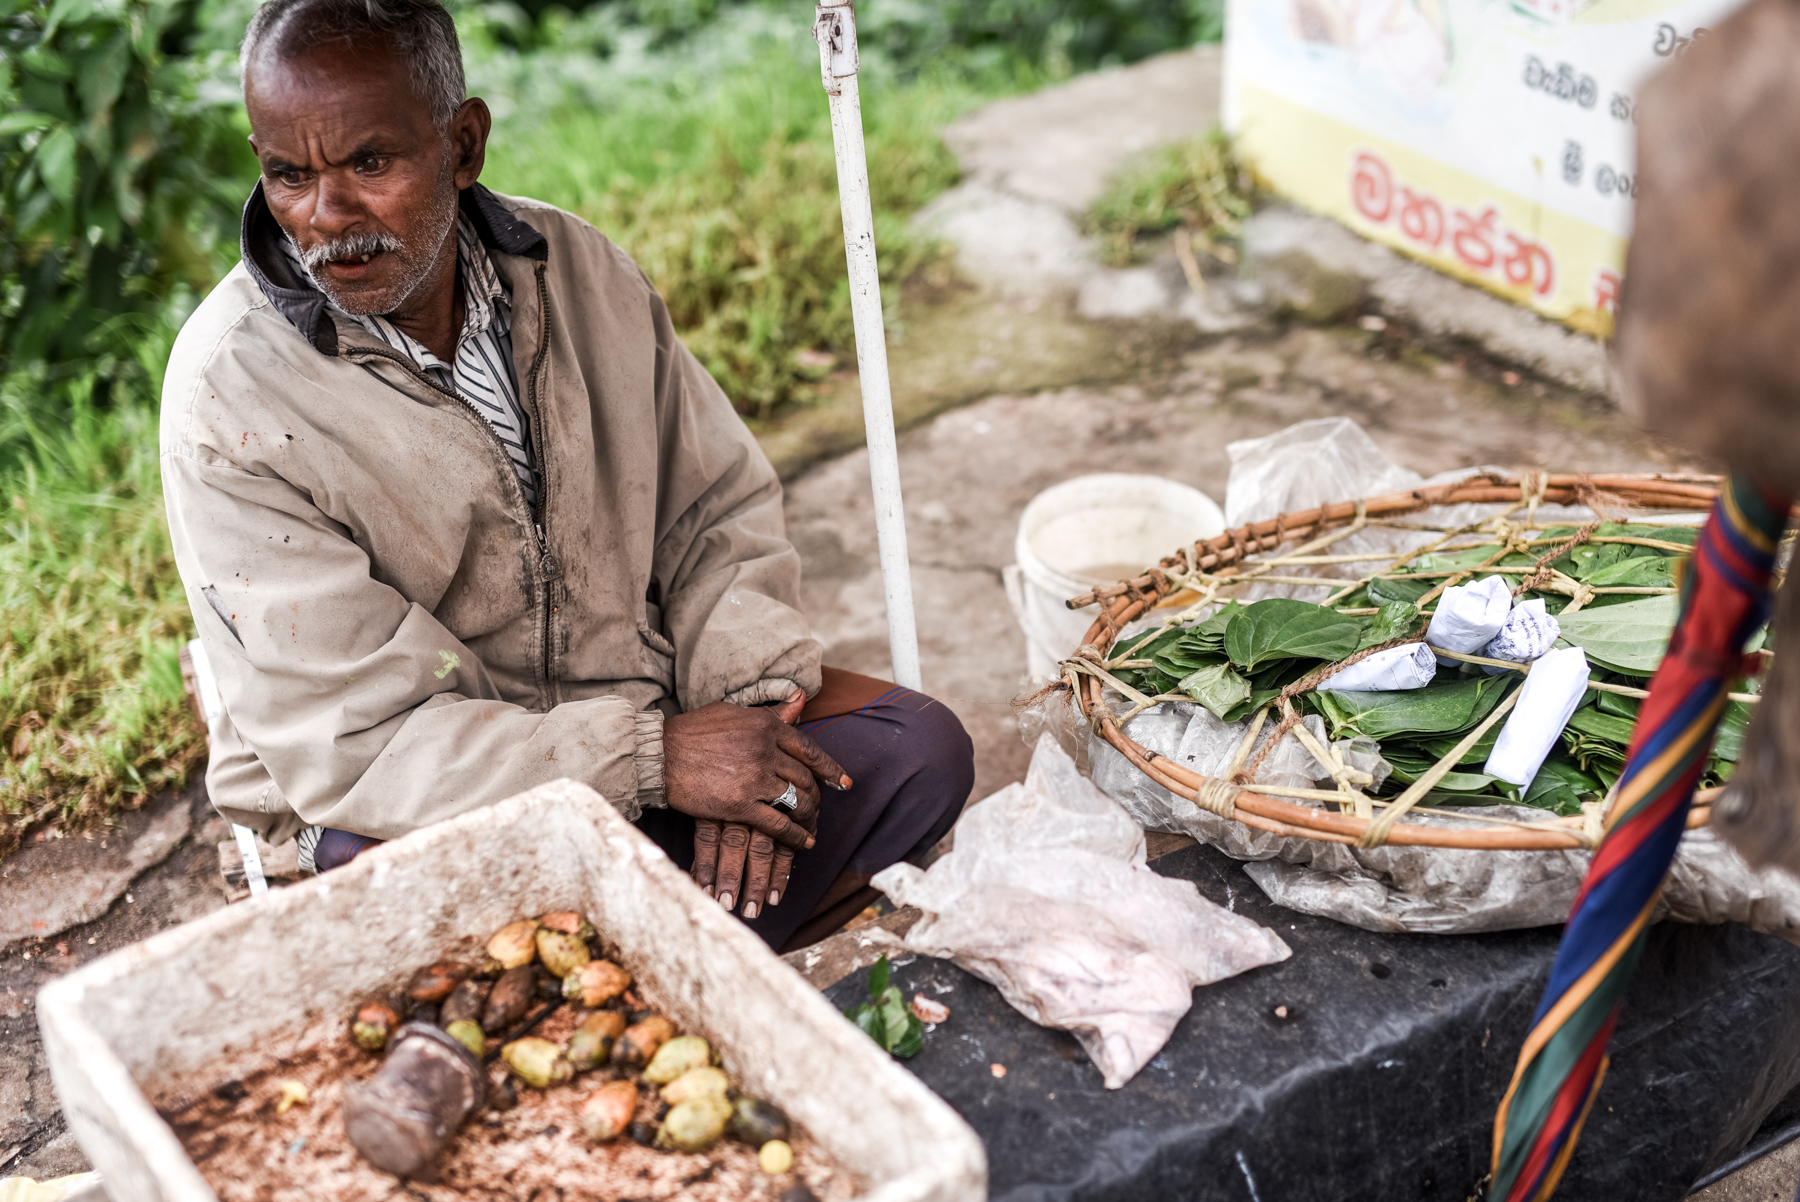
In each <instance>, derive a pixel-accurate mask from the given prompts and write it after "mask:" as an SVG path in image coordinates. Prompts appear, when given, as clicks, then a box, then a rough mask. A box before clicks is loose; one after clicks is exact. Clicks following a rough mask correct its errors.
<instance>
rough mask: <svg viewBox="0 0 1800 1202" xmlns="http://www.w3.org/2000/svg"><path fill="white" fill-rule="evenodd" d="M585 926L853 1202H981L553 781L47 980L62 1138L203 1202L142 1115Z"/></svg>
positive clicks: (172, 1194)
mask: <svg viewBox="0 0 1800 1202" xmlns="http://www.w3.org/2000/svg"><path fill="white" fill-rule="evenodd" d="M551 910H579V911H581V912H582V913H584V914H586V915H587V916H588V917H589V919H590V920H591V921H592V922H593V923H594V925H595V926H596V927H598V928H599V930H600V931H601V933H602V934H603V935H604V936H605V937H606V938H607V939H608V940H609V941H611V942H612V943H615V944H616V945H617V946H618V947H619V948H620V950H621V957H620V958H621V959H622V960H623V961H624V966H625V968H626V969H627V970H629V971H630V972H631V974H632V975H633V976H634V977H636V978H637V980H638V982H639V987H640V989H641V990H642V992H643V993H644V995H645V997H646V999H647V1000H649V1001H650V1002H651V1003H652V1004H654V1005H656V1006H658V1007H659V1008H660V1009H662V1010H663V1011H664V1013H666V1014H668V1016H669V1017H670V1018H671V1019H672V1020H674V1022H675V1023H676V1024H677V1025H678V1026H679V1027H680V1028H681V1029H682V1030H684V1031H692V1032H695V1033H698V1034H701V1035H704V1036H705V1037H707V1038H708V1039H709V1040H711V1041H712V1042H713V1044H714V1046H715V1047H717V1048H718V1049H719V1050H720V1053H721V1055H722V1056H723V1057H724V1067H725V1069H726V1071H727V1072H729V1073H730V1074H731V1076H732V1078H733V1080H734V1081H736V1082H738V1083H739V1084H740V1085H741V1086H742V1087H743V1088H744V1089H745V1090H746V1091H747V1092H750V1093H755V1094H757V1095H759V1096H762V1097H766V1098H768V1099H769V1100H770V1101H772V1102H774V1103H776V1104H777V1105H779V1106H780V1107H782V1109H784V1110H786V1111H787V1112H788V1114H789V1115H790V1116H791V1117H792V1118H793V1119H794V1120H795V1121H796V1122H798V1123H799V1125H800V1126H801V1127H802V1128H804V1129H805V1131H806V1132H807V1133H808V1134H810V1135H811V1136H812V1137H813V1139H814V1140H815V1141H816V1142H817V1144H818V1145H819V1147H820V1148H821V1149H822V1150H823V1152H824V1153H825V1154H826V1155H827V1156H828V1157H830V1158H831V1159H832V1161H833V1162H835V1163H836V1164H837V1165H838V1166H839V1167H841V1168H843V1169H846V1170H848V1171H849V1172H850V1173H851V1174H853V1175H854V1176H855V1177H856V1178H857V1180H858V1181H859V1182H861V1183H862V1185H863V1192H862V1193H861V1194H860V1195H859V1197H860V1198H861V1199H862V1200H863V1202H913V1200H915V1199H916V1200H919V1202H924V1200H925V1199H934V1200H938V1199H941V1200H944V1202H963V1200H967V1202H976V1200H977V1199H981V1198H985V1197H986V1195H987V1157H986V1154H985V1152H984V1151H983V1149H982V1146H981V1142H980V1140H979V1139H978V1138H977V1137H976V1135H975V1133H974V1132H973V1131H972V1130H970V1129H969V1127H968V1125H967V1124H966V1123H964V1122H963V1121H962V1119H960V1118H959V1117H958V1116H957V1115H956V1113H955V1112H954V1111H952V1110H951V1109H950V1108H949V1106H947V1105H946V1104H945V1103H944V1102H943V1100H942V1099H940V1098H939V1097H937V1095H935V1094H933V1093H932V1092H931V1091H930V1090H928V1089H926V1088H925V1086H924V1085H922V1084H920V1083H919V1081H918V1079H917V1078H915V1077H914V1076H913V1075H912V1074H911V1073H909V1072H907V1071H906V1070H905V1069H903V1068H901V1067H900V1066H898V1065H897V1064H895V1063H894V1062H893V1061H892V1060H890V1059H889V1058H888V1056H887V1054H886V1053H885V1052H883V1051H882V1050H881V1049H880V1048H879V1047H877V1046H876V1044H875V1042H874V1041H873V1040H871V1039H870V1038H869V1037H868V1036H867V1035H865V1034H863V1033H862V1032H861V1031H859V1030H857V1029H856V1028H855V1027H854V1026H852V1025H851V1024H850V1023H849V1022H847V1021H846V1020H845V1019H844V1018H843V1016H842V1015H840V1014H838V1013H837V1011H836V1010H835V1009H834V1008H833V1007H832V1006H831V1005H830V1003H828V1002H827V1001H826V1000H825V999H824V998H823V997H822V996H821V995H820V994H819V993H818V992H816V991H815V990H814V989H812V988H811V987H810V986H808V985H807V984H806V982H805V981H803V980H802V979H801V978H800V977H799V975H798V974H796V973H795V972H794V971H793V970H792V969H791V968H789V967H788V966H787V965H785V964H783V963H782V962H781V961H780V960H779V959H777V958H776V957H775V955H774V954H773V953H771V952H770V951H769V949H768V947H767V946H765V945H764V944H763V942H762V941H761V940H760V939H758V938H757V937H756V936H755V935H754V934H752V933H751V932H750V931H749V930H748V929H747V928H746V927H744V926H743V925H742V924H741V923H740V922H738V921H737V920H736V919H735V918H732V917H731V916H730V915H728V914H726V913H725V912H724V911H723V910H722V909H721V908H720V907H719V906H718V905H717V904H716V903H715V902H712V901H710V900H709V899H708V898H707V896H706V894H704V893H703V892H701V890H700V889H699V888H698V887H697V886H696V885H695V884H694V883H693V882H692V881H691V880H689V879H688V877H687V876H686V875H685V874H684V873H682V872H681V870H680V869H678V868H676V867H675V865H674V864H673V863H671V862H670V861H669V858H668V857H667V856H666V855H664V854H663V852H662V850H661V849H660V848H658V847H657V846H656V845H655V844H654V843H652V842H651V841H650V840H649V839H647V838H645V837H644V836H643V835H642V834H640V833H639V832H638V831H637V829H636V828H634V827H633V826H632V825H631V824H630V823H628V822H626V821H625V820H624V819H623V818H621V817H620V816H619V814H618V812H617V811H616V810H614V809H613V808H612V806H610V805H608V804H607V803H606V802H605V801H604V800H603V799H602V798H601V797H600V795H599V794H597V793H595V792H594V791H593V790H592V789H589V788H587V787H586V786H585V785H580V784H577V783H575V782H573V781H568V780H563V781H557V782H555V783H553V784H548V785H543V786H540V787H539V788H536V789H533V790H532V791H531V792H529V793H524V794H521V795H519V796H518V797H514V798H512V799H510V800H508V801H504V802H501V803H499V804H498V805H494V806H491V807H488V808H486V809H482V810H477V811H475V812H473V813H469V814H465V815H463V816H462V817H460V818H456V819H454V820H452V821H449V822H445V823H442V824H439V825H437V826H433V827H430V828H428V829H426V830H422V831H417V832H415V833H413V834H411V835H408V836H407V837H405V838H403V839H398V840H395V841H394V842H391V843H388V844H385V845H384V846H381V847H378V848H375V849H373V850H371V851H368V852H365V853H363V854H362V855H361V856H358V857H357V859H356V860H355V861H354V862H353V863H351V864H349V865H346V866H345V867H343V868H340V869H337V870H336V871H333V872H330V873H327V874H325V875H323V876H320V877H318V878H317V879H315V880H311V881H308V882H305V883H304V884H300V885H295V886H293V887H291V888H287V889H278V890H276V891H274V892H272V893H270V894H268V895H267V896H264V897H261V898H257V899H255V900H252V901H248V902H244V903H241V904H239V905H235V906H232V907H230V908H228V909H225V910H222V911H220V912H218V913H216V914H212V915H209V916H208V917H206V918H203V919H200V920H199V921H196V922H192V923H188V924H187V925H185V926H181V927H177V928H174V929H171V930H168V931H165V932H163V933H161V934H159V935H155V936H152V937H151V938H150V939H147V940H145V941H144V942H143V943H140V944H137V945H136V946H133V947H129V948H125V949H123V950H121V951H118V952H114V953H112V954H111V955H108V956H105V957H102V958H101V959H99V960H96V961H94V962H93V963H91V964H88V965H86V966H84V967H83V968H80V969H78V970H76V971H74V972H71V973H70V974H68V975H67V976H65V977H62V978H60V979H59V980H56V981H54V982H52V983H51V984H49V985H46V986H45V987H44V988H43V989H42V990H41V991H40V992H39V994H38V1004H37V1013H38V1023H39V1025H40V1026H41V1027H42V1028H43V1033H44V1047H45V1051H46V1053H47V1055H48V1058H49V1062H50V1072H51V1076H52V1077H53V1079H54V1080H55V1083H56V1091H57V1095H58V1097H59V1098H60V1099H61V1101H62V1106H63V1111H64V1113H65V1114H66V1115H67V1116H68V1120H69V1127H70V1128H71V1130H73V1131H74V1133H75V1137H76V1139H78V1140H79V1141H80V1142H81V1147H82V1150H83V1151H84V1152H86V1153H87V1155H88V1158H89V1159H90V1160H91V1161H92V1162H93V1165H94V1167H95V1168H97V1169H99V1170H100V1172H101V1173H102V1174H103V1176H104V1178H105V1181H106V1188H107V1192H108V1193H109V1194H110V1195H111V1196H112V1199H113V1202H216V1199H215V1196H214V1194H213V1191H212V1189H211V1187H210V1186H208V1185H207V1183H206V1181H205V1179H204V1178H202V1177H201V1175H200V1172H199V1170H197V1169H196V1168H195V1167H194V1165H193V1162H192V1161H190V1160H189V1159H188V1156H187V1154H186V1152H185V1151H184V1150H183V1149H182V1146H181V1144H180V1142H179V1141H178V1140H177V1139H176V1137H175V1133H174V1132H173V1131H172V1130H170V1128H169V1126H168V1124H167V1123H165V1122H164V1121H163V1120H162V1118H161V1117H160V1116H158V1115H157V1113H156V1111H155V1110H154V1109H152V1107H151V1105H150V1103H149V1102H148V1101H146V1099H145V1091H146V1089H147V1090H148V1091H149V1092H150V1093H151V1094H153V1095H154V1094H156V1093H157V1092H158V1089H159V1087H160V1086H162V1085H164V1084H167V1083H169V1082H174V1081H181V1080H190V1079H193V1078H194V1077H196V1076H197V1075H198V1074H200V1073H203V1072H205V1071H208V1070H209V1068H215V1067H216V1069H217V1070H218V1071H220V1072H221V1073H224V1072H230V1071H232V1069H233V1067H234V1066H236V1071H237V1072H239V1073H241V1072H243V1071H248V1069H249V1068H254V1067H260V1065H259V1064H257V1063H256V1062H257V1060H258V1058H259V1057H261V1058H262V1059H261V1062H262V1063H267V1062H268V1059H267V1053H266V1052H263V1051H261V1050H262V1049H271V1048H280V1047H286V1046H291V1041H292V1040H293V1039H294V1038H295V1037H296V1036H297V1035H298V1034H300V1033H301V1032H303V1031H307V1030H314V1031H317V1030H319V1029H320V1024H321V1023H325V1022H330V1021H336V1022H338V1023H341V1022H342V1021H344V1020H343V1017H342V1016H344V1015H347V1014H349V1013H350V1012H351V1011H352V1010H353V1009H354V1008H355V1006H356V1005H357V1003H358V1002H360V1001H361V1000H362V999H363V998H365V997H366V996H367V995H368V994H369V993H370V992H371V991H372V990H374V989H376V988H378V987H397V986H398V985H400V984H402V983H403V982H404V981H405V979H406V978H407V976H408V975H409V974H410V973H411V972H412V971H413V970H414V969H415V968H417V967H419V966H421V965H425V964H430V963H432V962H433V961H435V960H440V959H446V958H464V957H468V956H471V955H472V954H474V953H476V952H477V951H478V950H479V948H480V946H481V943H482V941H484V940H485V939H486V938H487V936H488V935H489V934H490V933H492V932H493V931H495V930H498V929H499V928H500V927H501V926H503V925H505V924H506V923H508V922H512V921H514V920H516V919H518V918H522V917H529V916H532V915H536V914H541V913H545V912H547V911H551Z"/></svg>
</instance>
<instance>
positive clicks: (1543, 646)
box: [1481, 597, 1562, 676]
mask: <svg viewBox="0 0 1800 1202" xmlns="http://www.w3.org/2000/svg"><path fill="white" fill-rule="evenodd" d="M1561 635H1562V624H1561V623H1559V622H1558V621H1557V620H1556V617H1555V615H1553V614H1551V613H1550V612H1549V611H1547V610H1546V609H1545V608H1544V599H1543V598H1542V597H1533V598H1532V599H1531V600H1529V601H1525V602H1521V603H1520V604H1518V605H1515V606H1514V607H1513V611H1512V612H1511V613H1509V614H1507V615H1506V621H1505V622H1503V623H1501V625H1500V633H1498V634H1496V635H1495V636H1494V640H1493V642H1491V643H1489V644H1488V645H1487V647H1486V648H1484V649H1483V650H1482V652H1481V654H1483V655H1485V656H1487V657H1488V658H1489V659H1505V660H1511V661H1512V662H1513V663H1515V664H1528V663H1530V662H1531V661H1532V660H1534V659H1536V658H1537V657H1538V656H1540V655H1542V654H1544V652H1546V651H1548V650H1550V648H1552V647H1554V646H1556V640H1557V639H1558V638H1560V637H1561ZM1482 671H1484V672H1486V673H1487V674H1488V675H1489V676H1495V675H1498V674H1499V673H1501V672H1507V671H1511V669H1509V668H1493V667H1486V666H1484V667H1483V668H1482Z"/></svg>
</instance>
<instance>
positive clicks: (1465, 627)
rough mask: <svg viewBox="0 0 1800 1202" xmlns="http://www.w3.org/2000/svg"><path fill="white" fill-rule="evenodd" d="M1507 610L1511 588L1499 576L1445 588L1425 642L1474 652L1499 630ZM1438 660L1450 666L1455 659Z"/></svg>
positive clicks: (1478, 651)
mask: <svg viewBox="0 0 1800 1202" xmlns="http://www.w3.org/2000/svg"><path fill="white" fill-rule="evenodd" d="M1511 609H1512V590H1511V589H1509V588H1507V587H1506V580H1505V579H1504V578H1503V577H1500V576H1489V577H1488V578H1487V579H1485V580H1477V581H1476V582H1475V583H1474V584H1459V585H1457V586H1455V587H1454V588H1447V589H1445V590H1444V592H1443V594H1442V595H1441V596H1439V597H1438V600H1437V612H1435V613H1433V614H1432V615H1431V626H1430V627H1429V628H1428V629H1427V630H1426V631H1425V641H1426V642H1428V643H1430V644H1431V645H1432V646H1433V647H1442V648H1443V649H1444V650H1446V651H1460V652H1462V653H1463V654H1464V655H1478V654H1480V652H1481V649H1482V648H1483V647H1486V646H1487V645H1488V643H1490V642H1491V641H1493V638H1494V636H1495V635H1497V634H1499V633H1500V628H1501V627H1502V626H1503V625H1505V624H1506V615H1507V613H1508V611H1510V610H1511ZM1438 662H1440V663H1442V664H1443V665H1444V666H1445V667H1450V666H1451V665H1453V664H1454V663H1455V662H1456V661H1455V660H1450V659H1440V660H1439V661H1438Z"/></svg>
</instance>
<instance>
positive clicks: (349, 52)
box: [244, 30, 436, 149]
mask: <svg viewBox="0 0 1800 1202" xmlns="http://www.w3.org/2000/svg"><path fill="white" fill-rule="evenodd" d="M244 99H245V103H246V105H247V106H248V108H249V113H250V128H251V131H252V132H253V133H254V134H255V135H256V138H257V142H258V145H259V147H262V148H264V149H267V147H263V144H264V143H265V142H267V141H269V140H270V139H276V140H280V139H282V138H284V137H285V136H291V135H293V134H296V133H299V132H300V131H302V130H304V131H306V136H317V135H318V134H319V133H320V132H322V131H331V134H332V135H333V137H334V138H337V139H341V138H347V139H350V140H351V141H352V142H354V141H356V140H357V139H359V138H365V139H366V138H370V137H379V138H382V139H384V140H386V139H392V138H395V137H399V138H403V139H406V140H412V139H415V138H426V137H431V136H432V135H433V134H435V132H436V127H435V125H434V123H433V122H432V118H431V106H430V104H429V103H428V102H427V101H426V99H425V98H424V97H423V96H422V95H420V94H419V91H418V89H417V88H416V87H415V86H414V84H413V80H412V74H411V72H410V71H408V69H407V65H406V62H405V60H404V59H403V58H402V57H401V56H400V54H399V52H398V51H397V50H396V49H395V47H394V46H393V44H392V43H391V41H389V40H388V39H386V38H384V37H382V36H380V35H378V34H371V35H363V36H358V37H354V38H353V37H349V36H345V35H338V36H331V37H323V38H320V37H300V36H294V35H289V34H288V31H285V30H283V31H280V32H279V33H278V35H277V36H275V37H271V38H270V39H268V41H266V42H265V43H264V44H263V45H262V46H261V47H259V48H258V50H257V53H256V54H255V56H254V57H253V58H252V59H251V61H249V62H246V63H245V64H244Z"/></svg>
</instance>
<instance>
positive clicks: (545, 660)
mask: <svg viewBox="0 0 1800 1202" xmlns="http://www.w3.org/2000/svg"><path fill="white" fill-rule="evenodd" d="M537 291H538V312H539V314H540V320H539V322H538V327H539V332H538V346H537V355H536V360H535V361H534V362H533V364H532V368H531V384H530V390H529V395H530V398H531V406H530V407H531V412H530V413H529V414H528V415H527V416H528V417H529V418H530V419H531V446H532V451H533V453H534V454H535V456H536V458H537V463H536V465H535V466H536V469H537V478H538V499H537V503H536V504H535V505H534V504H529V503H527V502H526V500H525V486H524V484H522V483H520V481H519V473H518V471H517V470H516V469H515V468H514V467H513V461H512V457H511V456H509V455H508V454H507V453H506V448H505V447H503V446H501V445H500V436H499V435H498V434H496V433H494V427H493V426H491V425H489V424H488V420H487V418H485V417H483V416H482V415H481V410H479V409H477V408H476V407H475V403H474V402H473V401H471V400H469V399H468V398H467V397H465V396H463V395H462V394H461V393H459V392H457V391H456V390H455V389H452V388H445V387H444V386H443V385H442V384H439V383H438V382H437V381H436V380H434V379H432V378H431V377H430V376H429V375H427V374H426V373H425V372H424V371H422V370H421V369H420V367H419V365H418V364H417V363H414V362H413V361H412V359H411V358H409V357H408V356H406V355H402V354H401V353H400V352H399V351H396V350H394V349H392V348H391V347H377V346H359V347H352V348H350V349H351V354H350V355H346V356H345V357H346V358H349V357H354V356H363V355H374V356H377V357H378V358H382V359H391V360H393V361H394V362H395V363H397V364H399V365H400V366H401V367H402V368H403V369H405V371H406V372H407V373H408V374H410V375H411V376H412V377H413V378H414V379H416V380H418V381H419V383H421V384H423V385H425V387H427V388H429V389H431V390H432V391H433V392H437V393H441V394H443V395H444V396H447V397H449V398H450V399H451V400H453V401H455V402H456V403H457V404H459V405H461V406H462V407H463V408H464V409H466V410H468V411H469V413H470V414H471V415H472V416H473V417H474V418H475V423H476V424H477V425H478V426H480V427H481V428H482V429H483V430H485V431H487V435H488V438H489V440H490V443H491V445H492V446H493V448H494V452H495V454H497V455H499V456H500V458H501V460H502V461H503V463H504V465H505V468H506V471H505V472H504V475H505V476H506V478H507V479H509V480H511V481H512V483H513V487H514V488H515V489H517V491H518V497H519V504H520V505H522V506H524V507H525V510H526V512H527V513H528V514H530V516H531V529H532V533H533V534H535V535H536V537H537V552H538V575H539V576H540V578H541V579H542V581H543V584H544V612H543V620H542V622H541V623H540V624H539V633H540V637H541V638H542V641H543V655H542V657H541V659H540V665H539V666H540V671H541V673H542V675H543V680H544V691H545V693H546V695H547V697H548V699H549V702H550V704H551V705H555V704H556V700H557V699H556V695H555V682H554V681H553V680H552V679H551V654H550V635H551V629H550V619H551V613H552V610H553V608H554V602H553V600H552V590H551V588H550V581H551V580H552V579H554V578H555V577H556V576H557V575H558V574H559V573H560V572H561V570H562V568H561V565H559V564H558V563H557V562H556V557H555V556H554V555H552V554H550V537H549V535H548V534H547V533H546V532H545V529H544V527H545V524H546V522H547V521H548V517H549V515H548V513H547V512H546V511H547V509H548V505H549V493H548V490H547V488H546V487H545V481H546V480H547V479H548V475H547V473H546V472H545V471H544V433H543V426H542V423H541V422H540V421H539V420H538V414H537V408H538V406H537V382H538V375H539V373H540V372H541V370H542V366H543V361H544V352H545V351H546V350H548V349H549V346H550V323H549V320H548V310H547V303H548V300H549V297H548V292H549V289H548V288H547V287H546V286H545V284H544V265H543V264H541V263H540V264H538V265H537ZM341 353H342V352H340V354H341Z"/></svg>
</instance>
